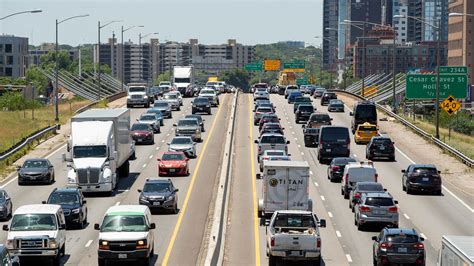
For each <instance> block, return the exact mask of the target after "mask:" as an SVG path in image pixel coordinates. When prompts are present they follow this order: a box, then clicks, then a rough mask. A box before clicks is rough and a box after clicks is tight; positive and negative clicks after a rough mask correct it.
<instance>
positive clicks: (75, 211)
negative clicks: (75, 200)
mask: <svg viewBox="0 0 474 266" xmlns="http://www.w3.org/2000/svg"><path fill="white" fill-rule="evenodd" d="M79 212H81V208H77V209H73V210H72V213H75V214H78V213H79Z"/></svg>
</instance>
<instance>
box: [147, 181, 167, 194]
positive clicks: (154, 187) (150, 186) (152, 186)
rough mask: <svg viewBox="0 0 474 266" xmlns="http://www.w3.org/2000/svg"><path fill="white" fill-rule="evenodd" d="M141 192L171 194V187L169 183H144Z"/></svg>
mask: <svg viewBox="0 0 474 266" xmlns="http://www.w3.org/2000/svg"><path fill="white" fill-rule="evenodd" d="M143 192H158V193H163V192H171V185H170V183H154V182H153V183H145V186H144V187H143Z"/></svg>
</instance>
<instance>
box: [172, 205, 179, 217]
mask: <svg viewBox="0 0 474 266" xmlns="http://www.w3.org/2000/svg"><path fill="white" fill-rule="evenodd" d="M178 212H179V210H178V203H175V204H174V206H173V213H174V214H178Z"/></svg>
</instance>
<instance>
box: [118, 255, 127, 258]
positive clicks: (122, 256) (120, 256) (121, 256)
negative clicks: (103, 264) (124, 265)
mask: <svg viewBox="0 0 474 266" xmlns="http://www.w3.org/2000/svg"><path fill="white" fill-rule="evenodd" d="M118 258H119V259H126V258H127V254H118Z"/></svg>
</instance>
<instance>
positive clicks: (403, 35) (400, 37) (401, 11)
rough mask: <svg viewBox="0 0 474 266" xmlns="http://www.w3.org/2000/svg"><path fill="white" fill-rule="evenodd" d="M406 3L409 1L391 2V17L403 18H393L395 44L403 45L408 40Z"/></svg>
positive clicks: (396, 0) (394, 0) (398, 0)
mask: <svg viewBox="0 0 474 266" xmlns="http://www.w3.org/2000/svg"><path fill="white" fill-rule="evenodd" d="M408 2H409V0H393V9H392V10H393V12H392V13H393V16H404V17H403V18H393V16H392V18H393V27H394V28H395V31H396V38H397V40H396V42H397V43H399V44H400V43H405V42H407V40H408V20H409V19H408V17H407V16H408Z"/></svg>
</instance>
